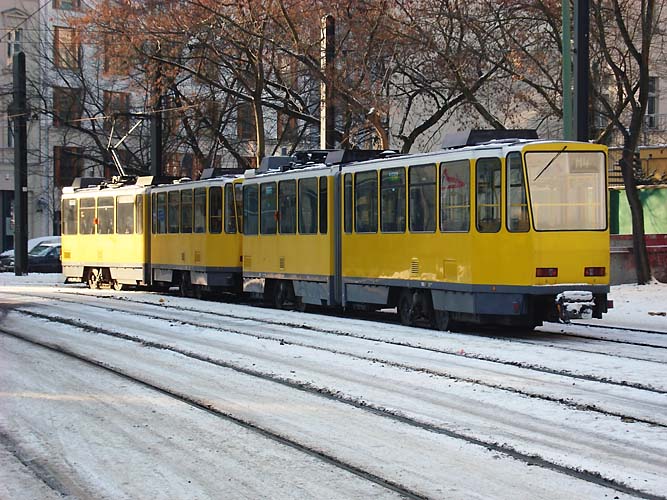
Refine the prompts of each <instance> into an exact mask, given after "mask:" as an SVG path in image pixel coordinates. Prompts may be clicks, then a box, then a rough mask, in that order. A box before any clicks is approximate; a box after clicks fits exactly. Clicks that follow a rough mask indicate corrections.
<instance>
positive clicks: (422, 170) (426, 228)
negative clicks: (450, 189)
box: [408, 165, 436, 232]
mask: <svg viewBox="0 0 667 500" xmlns="http://www.w3.org/2000/svg"><path fill="white" fill-rule="evenodd" d="M408 184H409V186H410V192H409V196H410V212H409V215H410V231H412V232H432V231H435V222H436V186H435V165H419V166H415V167H410V169H409V170H408Z"/></svg>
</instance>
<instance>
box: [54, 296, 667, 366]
mask: <svg viewBox="0 0 667 500" xmlns="http://www.w3.org/2000/svg"><path fill="white" fill-rule="evenodd" d="M64 294H65V295H74V296H82V297H91V294H90V293H86V292H77V291H72V290H66V291H64ZM93 296H95V297H102V298H105V299H110V300H116V301H120V302H132V303H136V304H144V305H151V306H155V305H156V303H155V302H151V301H149V300H140V299H134V298H133V299H128V298H127V297H119V296H115V295H113V294H109V295H101V296H100V295H93ZM167 296H168V297H171V295H167ZM211 302H212V303H225V302H224V301H222V302H221V301H217V300H216V301H211ZM204 303H206V302H204ZM235 304H242V305H245V306H248V307H258V308H262V309H263V308H264V307H265V306H263V305H257V304H256V303H253V302H247V303H246V302H240V303H235ZM169 307H170V308H173V309H176V310H182V311H188V312H204V313H206V312H207V311H203V310H201V309H195V308H188V307H182V306H177V305H173V304H170V305H169ZM327 313H328V314H333V315H334V316H339V317H349V316H347V315H337V314H336V313H331V312H329V311H327ZM215 314H216V315H218V316H221V317H228V318H232V319H242V320H248V321H262V322H264V323H266V324H270V325H277V326H296V327H300V328H304V329H310V330H314V331H320V332H322V333H331V334H334V335H336V334H340V333H341V332H339V331H337V330H332V329H327V328H322V327H313V326H310V325H305V324H303V323H298V322H294V323H287V322H284V321H276V320H271V319H261V320H260V319H258V318H257V317H255V316H239V315H236V314H225V313H215ZM390 316H391V314H389V313H377V312H376V313H366V314H364V313H361V312H354V319H358V320H364V321H373V322H378V321H380V322H382V323H387V324H393V325H397V324H398V322H397V321H396V320H394V319H393V318H390ZM572 325H575V326H588V327H591V328H603V329H612V330H621V331H631V332H635V333H645V334H657V335H667V332H661V331H659V330H655V331H654V330H639V329H632V328H624V327H612V326H605V325H594V324H587V323H572ZM415 328H419V327H415ZM463 333H471V332H466V331H465V330H463ZM443 334H445V335H446V332H443ZM474 334H475V335H478V334H479V336H484V337H487V338H493V339H496V340H502V341H508V342H517V343H533V344H535V345H538V343H537V342H531V339H526V340H524V339H518V338H517V337H515V336H512V335H503V336H499V335H493V334H491V333H489V334H487V333H486V332H482V333H481V334H480V332H474ZM527 335H528V334H527ZM529 335H531V336H535V337H537V338H542V339H549V338H550V337H553V338H557V337H572V338H581V339H585V340H592V341H595V343H602V342H609V343H613V344H621V345H632V346H636V347H649V348H654V349H667V345H658V344H651V343H648V342H636V341H632V340H620V339H609V338H600V337H595V336H593V335H585V334H581V333H576V332H567V331H560V332H540V331H536V332H533V331H531V332H530V333H529ZM546 335H549V336H550V337H547V336H546ZM378 341H380V340H378ZM558 348H560V349H564V350H572V351H577V352H590V353H592V354H603V355H604V354H605V353H604V352H600V351H599V350H586V349H581V348H577V349H574V348H568V347H562V346H558ZM612 356H613V355H612ZM636 359H637V360H638V361H651V360H650V359H643V358H636Z"/></svg>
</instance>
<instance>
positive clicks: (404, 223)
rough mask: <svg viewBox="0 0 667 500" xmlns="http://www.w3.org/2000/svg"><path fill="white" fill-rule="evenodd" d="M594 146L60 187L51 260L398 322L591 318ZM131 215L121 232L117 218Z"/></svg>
mask: <svg viewBox="0 0 667 500" xmlns="http://www.w3.org/2000/svg"><path fill="white" fill-rule="evenodd" d="M472 142H474V141H472ZM350 154H351V155H353V156H352V157H351V158H350V157H349V155H350ZM606 155H607V150H606V148H605V147H604V146H600V145H596V144H588V143H579V142H562V141H539V140H526V139H513V138H509V139H504V140H496V141H490V142H485V143H481V144H473V143H471V142H467V143H463V144H454V145H450V146H449V147H448V148H447V149H443V150H441V151H436V152H432V153H425V154H416V155H396V154H384V153H380V152H374V153H370V152H360V151H356V152H355V151H348V152H340V151H339V152H331V153H329V154H328V156H326V159H324V156H323V157H322V158H323V161H314V162H308V163H300V162H292V163H289V164H285V165H282V166H281V167H280V168H277V169H273V170H270V169H268V170H261V169H259V170H257V171H246V173H245V175H243V176H242V177H239V176H235V177H232V176H230V177H226V178H213V179H207V180H203V181H194V182H193V181H185V182H176V183H171V184H163V185H141V184H142V183H141V182H140V181H137V182H136V183H134V185H132V186H130V185H126V186H121V187H117V188H114V187H112V186H111V185H108V186H106V187H104V188H100V187H87V188H73V189H71V190H69V191H70V192H68V193H65V194H64V195H63V272H64V273H65V274H66V276H67V277H68V278H72V279H81V280H83V281H87V282H88V283H89V285H91V286H96V285H97V283H100V282H104V283H109V284H111V285H114V286H115V285H116V284H119V285H122V284H125V283H127V284H129V283H132V284H135V285H151V286H158V287H160V286H161V287H166V286H179V287H180V288H181V290H182V291H183V293H184V294H186V295H191V294H193V293H194V294H195V295H197V292H198V291H206V290H216V291H219V290H221V291H226V292H232V293H241V292H244V293H248V294H252V295H254V296H261V297H262V298H263V299H264V300H265V301H266V302H269V303H271V304H273V305H274V306H276V307H290V308H295V309H301V310H302V309H304V308H305V307H307V306H308V305H309V304H310V305H318V306H330V307H337V308H342V309H365V310H375V309H383V308H393V307H395V308H397V311H398V315H399V317H400V320H401V322H402V323H403V324H406V325H415V324H422V325H424V324H430V325H431V326H433V327H435V328H438V329H442V330H446V329H448V328H449V326H450V324H451V322H452V321H457V322H458V321H460V322H473V323H492V324H508V325H521V326H524V327H529V328H531V327H534V326H537V325H540V324H541V323H542V322H543V321H558V320H565V321H567V320H569V319H573V318H581V317H591V316H592V317H601V315H602V314H603V313H604V312H606V311H607V293H608V290H609V229H608V216H607V181H606ZM372 156H375V158H372ZM369 157H370V158H369ZM144 184H148V183H144ZM111 198H113V203H112V202H111ZM131 199H133V200H134V203H133V205H132V210H130V207H129V205H128V206H127V207H126V206H125V205H124V203H128V204H129V203H130V200H131ZM84 200H93V201H84ZM93 202H94V203H93ZM93 204H94V206H95V208H94V209H93V208H90V207H89V206H92V205H93ZM67 210H70V212H67ZM85 210H91V212H90V213H88V212H85ZM92 210H95V213H94V215H93V212H92ZM114 210H115V214H116V215H115V217H116V223H115V226H114V224H113V223H111V226H114V228H115V231H111V233H113V235H112V234H110V233H109V231H110V229H109V228H110V225H109V224H110V223H109V221H108V220H107V219H106V218H107V217H108V214H107V211H108V212H109V213H111V212H113V211H114ZM129 213H132V214H133V217H134V223H133V224H134V226H133V232H131V235H127V236H126V235H124V234H122V229H123V228H125V226H124V225H123V224H121V223H120V222H119V219H120V218H121V217H122V216H123V215H127V214H129ZM91 217H92V219H91ZM90 220H93V221H94V222H95V223H94V224H92V229H91V225H90ZM128 220H129V217H128ZM77 221H78V228H77V227H76V226H77ZM148 222H150V224H148ZM119 224H120V225H119ZM149 225H150V228H149V227H148V226H149ZM144 226H145V227H144ZM112 229H113V228H112ZM91 231H92V233H91ZM95 238H97V240H99V241H100V242H102V243H101V244H98V243H94V240H95ZM97 240H95V241H97ZM107 264H108V265H107ZM130 274H131V278H130V277H129V276H130Z"/></svg>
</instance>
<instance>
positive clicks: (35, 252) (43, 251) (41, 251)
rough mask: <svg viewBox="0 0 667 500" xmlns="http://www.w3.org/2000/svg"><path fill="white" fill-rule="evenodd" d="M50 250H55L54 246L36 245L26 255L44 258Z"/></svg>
mask: <svg viewBox="0 0 667 500" xmlns="http://www.w3.org/2000/svg"><path fill="white" fill-rule="evenodd" d="M52 248H55V246H54V245H37V246H36V247H35V248H33V249H32V250H30V252H28V255H30V256H32V257H44V256H45V255H47V254H48V253H49V252H50V251H51V249H52Z"/></svg>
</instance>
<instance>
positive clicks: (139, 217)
mask: <svg viewBox="0 0 667 500" xmlns="http://www.w3.org/2000/svg"><path fill="white" fill-rule="evenodd" d="M134 206H135V210H136V217H135V221H136V222H135V226H134V232H135V233H137V234H143V233H144V196H143V195H142V194H138V195H137V199H136V203H135V205H134Z"/></svg>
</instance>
